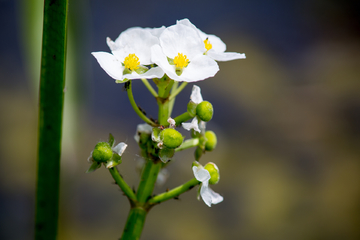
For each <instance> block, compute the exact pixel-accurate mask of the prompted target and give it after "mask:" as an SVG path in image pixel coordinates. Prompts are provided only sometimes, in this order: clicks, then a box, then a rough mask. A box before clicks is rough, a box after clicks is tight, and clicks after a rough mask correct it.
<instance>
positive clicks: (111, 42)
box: [106, 37, 118, 51]
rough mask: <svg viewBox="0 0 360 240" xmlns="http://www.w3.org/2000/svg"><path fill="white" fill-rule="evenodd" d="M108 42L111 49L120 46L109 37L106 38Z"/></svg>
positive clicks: (113, 49)
mask: <svg viewBox="0 0 360 240" xmlns="http://www.w3.org/2000/svg"><path fill="white" fill-rule="evenodd" d="M106 43H107V45H108V46H109V48H110V50H111V51H115V50H116V49H117V48H118V46H117V44H116V43H115V42H114V41H113V40H111V38H109V37H107V38H106Z"/></svg>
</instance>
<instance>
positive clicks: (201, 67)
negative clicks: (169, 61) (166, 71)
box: [179, 54, 219, 82]
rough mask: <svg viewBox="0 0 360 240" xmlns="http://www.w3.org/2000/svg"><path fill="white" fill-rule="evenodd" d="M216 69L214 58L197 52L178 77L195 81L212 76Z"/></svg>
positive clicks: (186, 80) (217, 67)
mask: <svg viewBox="0 0 360 240" xmlns="http://www.w3.org/2000/svg"><path fill="white" fill-rule="evenodd" d="M218 71H219V65H218V64H217V63H216V61H215V60H214V59H212V58H210V57H208V56H206V55H203V54H199V55H197V56H196V57H195V58H193V59H190V63H189V65H188V66H187V67H186V68H184V70H183V72H182V74H181V75H180V76H179V77H180V78H181V79H182V81H185V82H196V81H201V80H204V79H206V78H210V77H213V76H215V74H216V73H217V72H218Z"/></svg>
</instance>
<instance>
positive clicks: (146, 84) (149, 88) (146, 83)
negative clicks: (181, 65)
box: [141, 78, 158, 98]
mask: <svg viewBox="0 0 360 240" xmlns="http://www.w3.org/2000/svg"><path fill="white" fill-rule="evenodd" d="M141 81H142V82H143V83H144V85H145V87H147V89H148V90H149V91H150V93H151V94H152V95H153V96H154V97H156V98H157V97H158V94H157V93H156V91H155V89H154V88H153V87H152V86H151V85H150V83H149V81H148V80H147V79H146V78H142V79H141Z"/></svg>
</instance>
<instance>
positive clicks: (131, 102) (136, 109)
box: [127, 80, 157, 127]
mask: <svg viewBox="0 0 360 240" xmlns="http://www.w3.org/2000/svg"><path fill="white" fill-rule="evenodd" d="M131 85H132V83H131V80H130V81H128V88H127V93H128V97H129V100H130V104H131V106H132V107H133V109H134V111H135V112H136V113H137V115H139V117H140V118H141V119H142V120H144V122H146V123H147V124H149V125H151V126H153V127H156V126H157V124H156V123H154V122H153V121H151V120H150V119H149V118H147V117H146V116H145V115H144V114H143V113H142V112H141V111H140V109H139V107H138V106H137V105H136V102H135V99H134V96H133V93H132V87H131Z"/></svg>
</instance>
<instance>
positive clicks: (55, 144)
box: [35, 0, 68, 240]
mask: <svg viewBox="0 0 360 240" xmlns="http://www.w3.org/2000/svg"><path fill="white" fill-rule="evenodd" d="M67 10H68V1H67V0H57V1H51V0H45V3H44V22H43V45H42V56H41V73H40V93H39V126H38V127H39V135H38V159H37V161H38V168H37V189H36V212H35V239H36V240H40V239H49V240H51V239H56V235H57V223H58V205H59V204H58V202H59V176H60V153H61V135H62V134H61V132H62V112H63V103H64V83H65V61H66V27H67Z"/></svg>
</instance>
